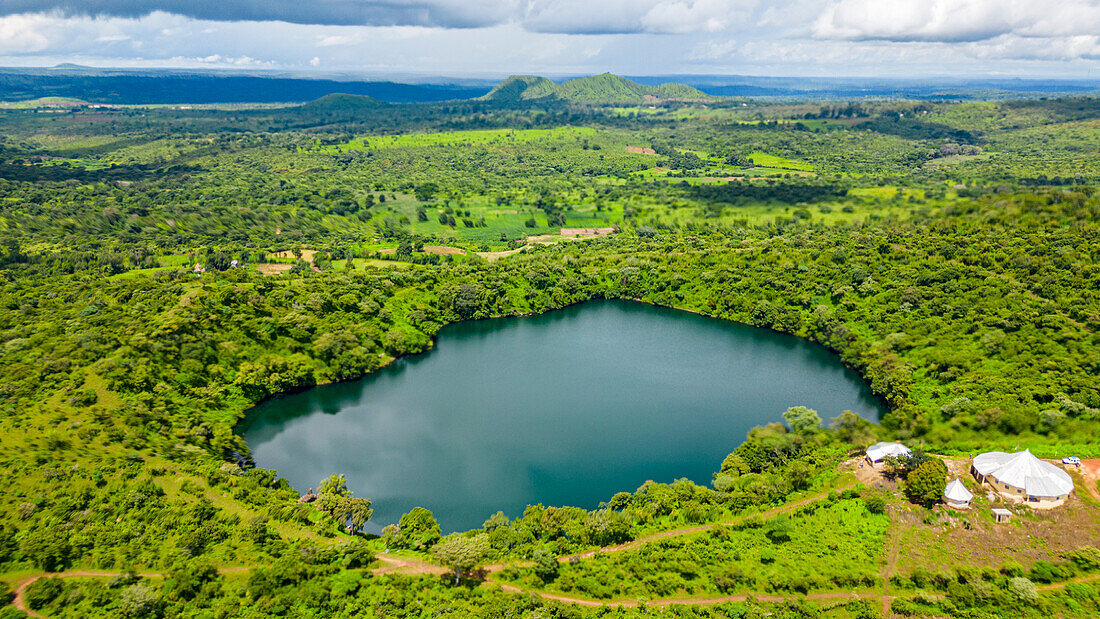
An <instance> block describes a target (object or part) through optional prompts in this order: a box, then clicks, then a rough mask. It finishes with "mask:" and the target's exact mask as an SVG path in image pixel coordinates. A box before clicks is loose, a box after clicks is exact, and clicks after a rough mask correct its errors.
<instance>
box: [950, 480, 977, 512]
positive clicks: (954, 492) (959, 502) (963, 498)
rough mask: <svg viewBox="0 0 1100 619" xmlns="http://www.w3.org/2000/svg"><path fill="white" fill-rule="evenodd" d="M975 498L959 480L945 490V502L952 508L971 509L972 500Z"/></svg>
mask: <svg viewBox="0 0 1100 619" xmlns="http://www.w3.org/2000/svg"><path fill="white" fill-rule="evenodd" d="M973 498H974V495H973V494H972V493H971V492H970V491H969V490H967V489H966V486H964V485H963V483H962V482H961V481H959V480H958V479H955V480H953V481H952V482H951V483H949V484H947V487H946V488H944V489H943V502H944V503H946V504H947V505H949V506H951V507H958V508H962V509H965V508H967V507H970V500H971V499H973Z"/></svg>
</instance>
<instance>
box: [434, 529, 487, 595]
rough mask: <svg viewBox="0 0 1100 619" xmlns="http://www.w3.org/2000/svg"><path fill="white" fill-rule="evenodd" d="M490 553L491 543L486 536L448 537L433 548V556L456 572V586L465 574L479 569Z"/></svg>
mask: <svg viewBox="0 0 1100 619" xmlns="http://www.w3.org/2000/svg"><path fill="white" fill-rule="evenodd" d="M488 552H489V541H488V539H487V538H486V536H485V535H484V534H482V535H475V536H473V537H464V536H462V535H448V536H447V537H446V538H445V539H443V540H442V541H440V542H439V543H438V544H436V545H435V546H433V547H432V555H433V556H435V558H436V559H437V560H438V561H439V562H440V563H442V564H443V565H445V566H447V567H449V568H451V569H452V570H454V573H455V584H456V585H457V584H458V583H459V579H460V578H461V576H462V574H463V573H467V572H469V571H470V570H472V569H474V568H475V567H477V564H478V563H479V562H480V561H481V560H482V559H484V558H485V555H486V553H488Z"/></svg>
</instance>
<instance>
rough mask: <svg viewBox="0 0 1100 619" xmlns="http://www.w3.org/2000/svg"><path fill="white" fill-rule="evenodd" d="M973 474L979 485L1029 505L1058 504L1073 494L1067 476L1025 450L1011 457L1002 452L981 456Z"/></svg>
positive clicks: (1070, 480)
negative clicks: (982, 483)
mask: <svg viewBox="0 0 1100 619" xmlns="http://www.w3.org/2000/svg"><path fill="white" fill-rule="evenodd" d="M974 474H975V476H977V477H978V481H980V482H988V483H989V484H990V485H991V486H993V488H995V489H997V490H999V491H1001V492H1002V493H1007V494H1008V495H1009V496H1011V497H1012V498H1015V499H1018V500H1026V501H1027V502H1028V503H1038V504H1044V503H1046V504H1049V503H1057V504H1061V502H1062V501H1063V500H1065V498H1066V497H1067V496H1069V493H1070V492H1073V478H1072V477H1070V476H1069V473H1067V472H1065V471H1063V470H1062V469H1060V468H1058V467H1057V466H1055V465H1053V464H1051V463H1049V462H1043V461H1042V460H1040V459H1038V458H1036V457H1035V456H1033V455H1032V454H1031V451H1030V450H1027V449H1025V450H1023V451H1020V452H1017V453H1011V454H1010V453H1005V452H1003V451H991V452H989V453H984V454H981V455H979V456H977V457H975V458H974ZM1040 506H1042V505H1040ZM1048 506H1050V505H1048Z"/></svg>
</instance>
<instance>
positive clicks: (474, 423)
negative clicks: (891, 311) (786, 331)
mask: <svg viewBox="0 0 1100 619" xmlns="http://www.w3.org/2000/svg"><path fill="white" fill-rule="evenodd" d="M796 405H805V406H809V407H811V408H814V409H816V410H817V411H818V412H819V413H820V414H821V416H822V418H823V419H826V420H827V419H828V418H829V417H835V416H836V415H838V414H840V413H841V411H843V410H845V409H850V410H853V411H855V412H857V413H859V414H861V415H863V416H864V417H867V418H869V419H877V418H878V416H879V414H880V413H881V412H882V411H883V408H882V404H881V403H880V402H879V400H878V399H876V398H875V397H874V396H873V395H872V394H871V392H870V390H869V388H868V387H867V385H866V384H865V383H864V382H863V381H862V379H860V377H859V375H858V374H856V373H855V372H854V371H852V370H849V369H847V368H845V367H844V366H843V365H842V364H841V363H840V360H839V359H838V358H837V357H836V356H835V355H833V354H832V353H830V352H829V351H827V350H826V349H825V348H823V347H821V346H818V345H816V344H813V343H811V342H808V341H805V340H801V339H799V338H796V337H793V336H789V335H783V334H779V333H774V332H772V331H768V330H765V329H759V328H756V327H750V326H747V325H742V324H738V323H734V322H728V321H722V320H717V319H713V318H707V317H704V316H699V315H696V314H692V313H689V312H683V311H678V310H672V309H667V308H658V307H653V306H650V305H645V304H642V303H634V302H627V301H596V302H591V303H585V304H582V305H577V306H573V307H571V308H568V309H564V310H560V311H556V312H551V313H548V314H543V315H540V316H533V317H524V318H501V319H493V320H484V321H476V322H464V323H459V324H456V325H451V326H448V327H445V328H444V329H443V330H441V331H440V333H439V336H438V339H437V341H436V345H435V348H434V349H433V350H431V351H429V352H427V353H425V354H422V355H418V356H415V357H409V358H404V359H400V360H398V361H396V362H394V363H393V364H391V365H390V366H387V367H386V368H383V369H382V370H379V371H377V372H375V373H374V374H371V375H369V376H367V377H365V378H363V379H360V380H356V381H352V382H347V383H341V384H336V385H326V386H322V387H317V388H315V389H311V390H308V391H305V392H301V393H298V394H293V395H289V396H286V397H283V398H279V399H273V400H269V401H267V402H264V403H262V404H260V405H259V406H257V407H255V408H254V409H252V410H251V411H250V412H249V414H248V416H247V418H246V419H245V421H244V422H243V423H242V425H241V427H240V428H239V429H238V431H239V432H241V434H242V436H244V438H245V439H246V440H247V441H248V444H249V446H250V447H251V449H252V454H253V456H254V457H255V459H256V463H257V465H259V466H262V467H265V468H271V469H275V470H277V471H278V473H279V475H280V476H282V477H285V478H286V479H288V480H289V481H290V482H291V484H292V485H293V486H294V487H295V488H297V489H299V490H301V491H303V492H304V491H305V490H306V489H307V488H309V487H316V486H317V483H318V482H319V481H320V480H321V479H323V478H325V477H327V476H328V475H330V474H332V473H335V472H340V473H344V474H346V475H347V477H348V486H349V487H350V488H351V490H352V491H353V492H354V493H355V494H356V496H363V497H368V498H370V499H372V500H373V501H374V508H375V511H374V519H373V520H372V522H371V523H370V524H369V530H371V531H374V532H377V531H379V530H380V529H381V528H382V527H383V526H385V525H386V524H390V523H394V522H396V521H397V520H398V519H399V518H400V517H401V514H402V513H404V512H406V511H408V510H409V509H410V508H412V507H414V506H417V505H420V506H423V507H426V508H428V509H430V510H432V512H434V513H435V515H436V518H437V519H438V520H439V522H440V525H441V526H442V527H443V529H444V533H446V532H449V531H454V530H466V529H470V528H474V527H480V526H481V523H482V522H483V521H484V520H485V519H486V518H487V517H488V516H490V515H491V514H493V513H494V512H496V511H497V510H503V511H504V512H505V514H507V515H508V516H509V517H515V516H518V515H522V513H523V509H524V507H525V506H527V505H528V504H533V503H542V504H544V505H576V506H579V507H584V508H588V509H594V508H596V507H597V506H598V504H599V503H600V501H606V500H607V499H609V498H611V496H612V495H613V494H615V493H616V492H618V491H621V490H626V491H633V490H635V489H636V488H637V487H638V486H640V485H641V484H642V483H643V482H645V481H646V480H647V479H652V480H655V481H660V482H671V481H673V480H674V479H677V478H680V477H687V478H689V479H692V480H694V481H696V482H698V483H701V484H708V483H709V482H710V479H711V473H712V472H713V471H715V470H717V469H718V467H719V465H720V464H721V462H722V459H723V458H724V457H725V456H726V454H728V453H729V452H731V451H733V449H734V448H736V447H737V445H739V444H740V443H741V442H742V440H744V438H745V433H746V432H747V431H748V430H749V429H750V428H752V427H753V426H756V425H760V424H764V423H768V422H771V421H781V417H780V415H781V413H782V412H783V411H784V410H786V409H787V407H789V406H796Z"/></svg>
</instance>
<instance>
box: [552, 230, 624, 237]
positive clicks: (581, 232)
mask: <svg viewBox="0 0 1100 619" xmlns="http://www.w3.org/2000/svg"><path fill="white" fill-rule="evenodd" d="M614 231H615V229H614V228H562V229H561V235H562V236H582V237H593V236H606V235H608V234H611V233H612V232H614Z"/></svg>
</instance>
